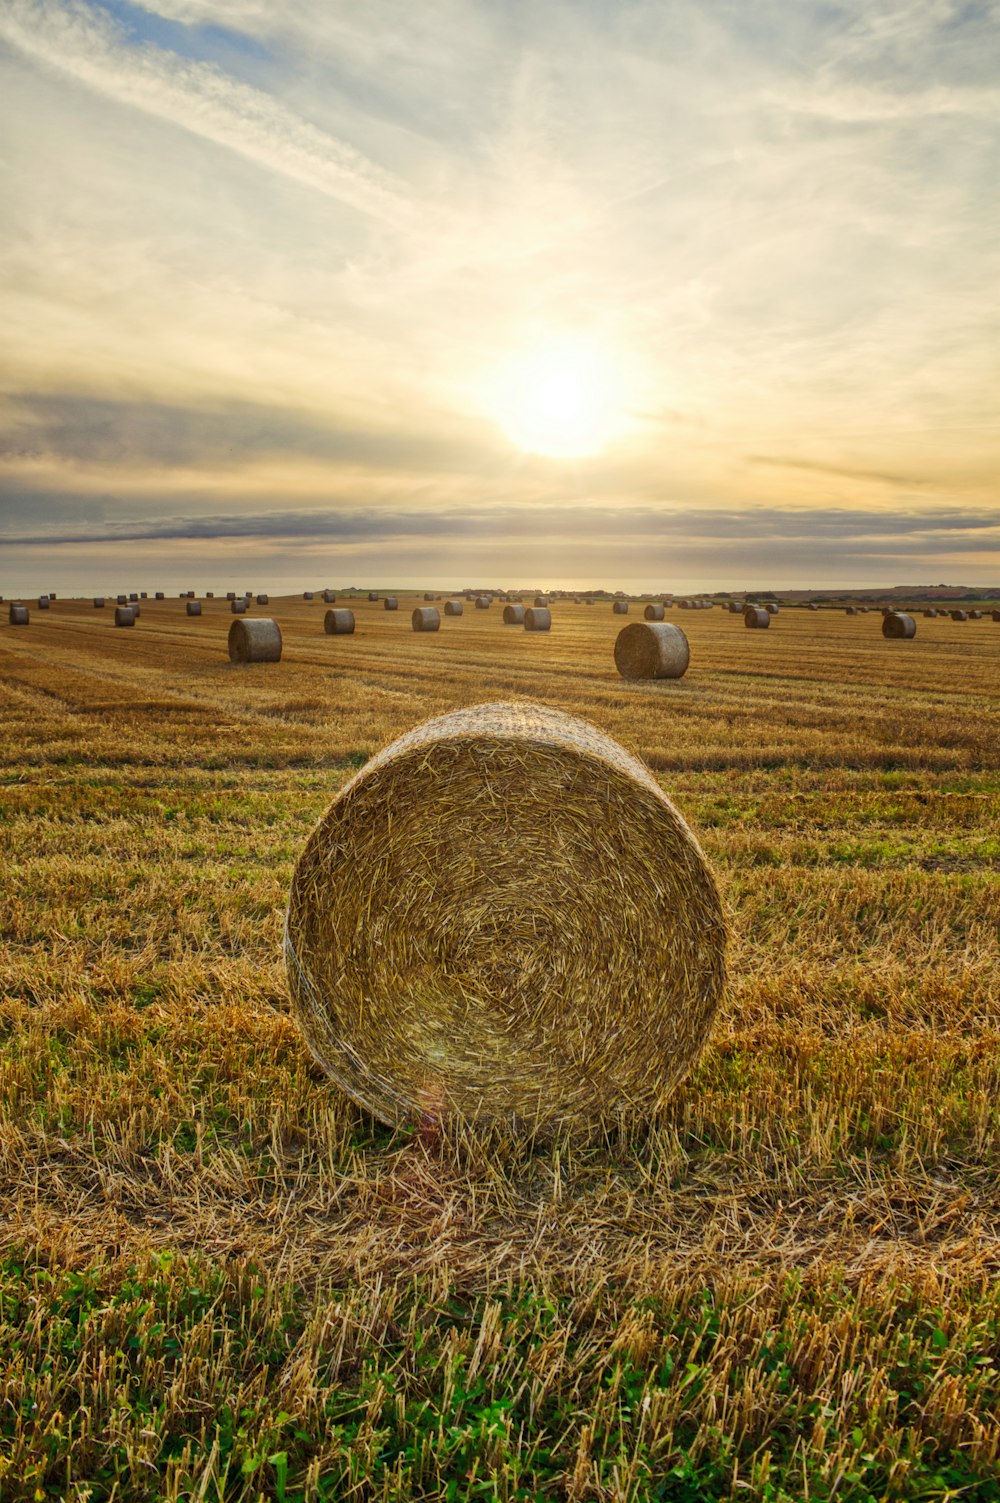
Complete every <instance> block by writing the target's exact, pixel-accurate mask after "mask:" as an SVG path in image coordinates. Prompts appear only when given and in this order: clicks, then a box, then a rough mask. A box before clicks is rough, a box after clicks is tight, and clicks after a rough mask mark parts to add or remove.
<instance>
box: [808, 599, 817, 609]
mask: <svg viewBox="0 0 1000 1503" xmlns="http://www.w3.org/2000/svg"><path fill="white" fill-rule="evenodd" d="M806 610H807V611H818V610H819V606H818V605H817V604H816V602H815V600H810V601H809V603H808V605H807V606H806Z"/></svg>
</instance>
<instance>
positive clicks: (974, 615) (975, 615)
mask: <svg viewBox="0 0 1000 1503" xmlns="http://www.w3.org/2000/svg"><path fill="white" fill-rule="evenodd" d="M982 619H983V613H982V611H970V612H969V620H970V621H981V620H982Z"/></svg>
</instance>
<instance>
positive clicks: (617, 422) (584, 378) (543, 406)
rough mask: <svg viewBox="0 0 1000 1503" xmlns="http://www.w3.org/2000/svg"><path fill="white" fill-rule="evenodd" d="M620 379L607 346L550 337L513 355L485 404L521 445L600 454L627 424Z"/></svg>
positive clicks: (529, 449)
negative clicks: (602, 347)
mask: <svg viewBox="0 0 1000 1503" xmlns="http://www.w3.org/2000/svg"><path fill="white" fill-rule="evenodd" d="M622 396H623V393H622V389H621V382H620V380H619V378H618V376H617V372H616V370H615V367H614V362H613V360H612V359H611V357H610V355H609V353H608V352H607V351H606V350H602V349H601V347H600V346H599V345H598V344H597V343H595V342H593V341H590V340H586V339H582V338H572V337H564V338H557V337H550V338H546V339H545V340H543V341H539V342H538V343H536V344H534V345H532V346H530V347H527V348H525V349H523V350H520V351H518V352H516V353H514V354H513V355H511V356H510V357H509V358H508V359H507V361H506V362H505V363H504V364H503V366H501V368H500V369H499V371H497V372H496V374H495V375H494V376H493V378H492V379H491V380H490V381H489V382H488V383H487V390H486V392H485V394H484V403H483V405H484V407H485V409H486V411H487V413H488V414H489V416H490V417H492V418H493V420H494V422H496V423H497V424H498V425H499V426H500V427H501V428H502V429H503V431H504V433H506V435H507V437H508V438H509V439H510V441H511V442H512V443H513V444H516V445H517V447H518V448H519V449H522V450H523V451H524V452H525V453H527V454H541V455H544V456H546V457H548V458H551V459H581V458H584V457H585V456H587V455H590V454H597V453H599V452H600V451H601V450H602V449H603V448H604V447H605V445H606V444H607V443H608V442H609V441H610V440H611V439H612V438H614V437H615V436H616V435H617V434H618V433H619V432H621V431H622V430H623V428H624V426H625V414H624V412H623V410H622Z"/></svg>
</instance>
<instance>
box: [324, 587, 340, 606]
mask: <svg viewBox="0 0 1000 1503" xmlns="http://www.w3.org/2000/svg"><path fill="white" fill-rule="evenodd" d="M336 603H337V596H336V594H335V593H334V591H333V590H324V591H323V604H324V605H336Z"/></svg>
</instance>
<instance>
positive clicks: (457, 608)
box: [444, 600, 465, 616]
mask: <svg viewBox="0 0 1000 1503" xmlns="http://www.w3.org/2000/svg"><path fill="white" fill-rule="evenodd" d="M464 610H465V606H464V604H463V602H462V601H461V600H446V601H445V603H444V613H445V615H446V616H461V615H462V613H463V611H464Z"/></svg>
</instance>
